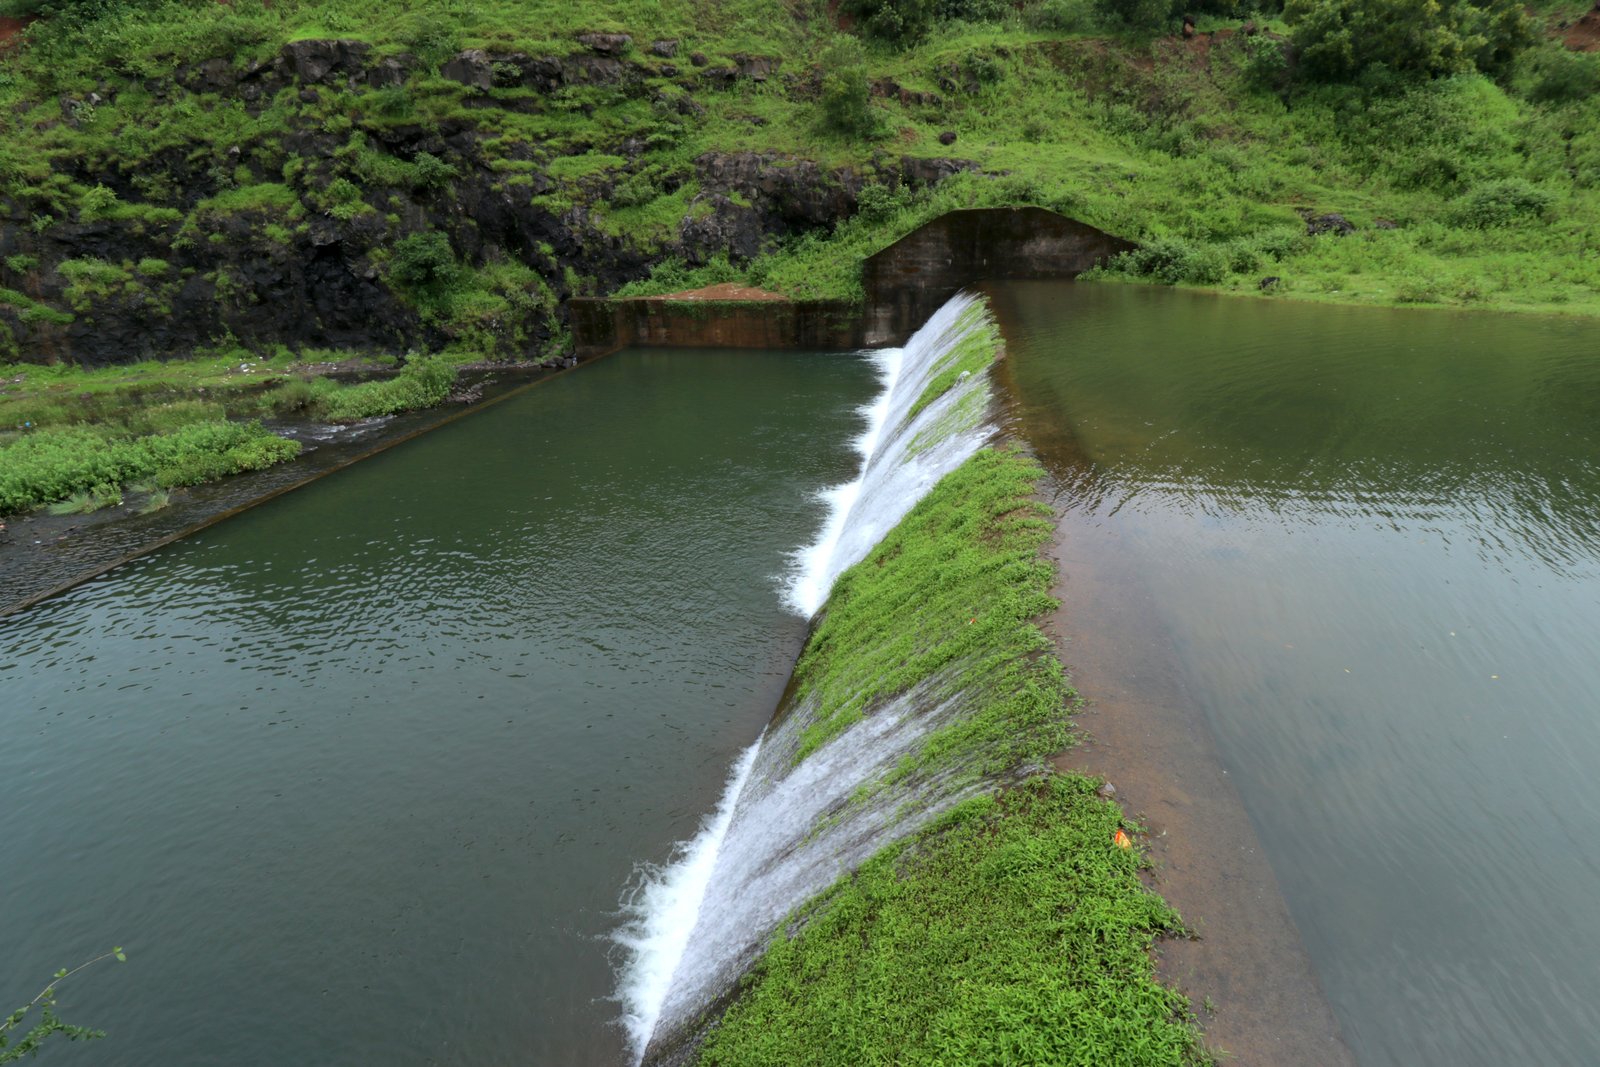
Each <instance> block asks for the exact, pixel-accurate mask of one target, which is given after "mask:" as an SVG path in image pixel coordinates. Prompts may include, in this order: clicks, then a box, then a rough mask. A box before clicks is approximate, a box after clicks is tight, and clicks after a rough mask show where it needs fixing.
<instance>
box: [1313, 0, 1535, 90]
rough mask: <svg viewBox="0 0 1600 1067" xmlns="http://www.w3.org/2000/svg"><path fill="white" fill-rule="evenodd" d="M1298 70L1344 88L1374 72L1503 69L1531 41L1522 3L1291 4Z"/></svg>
mask: <svg viewBox="0 0 1600 1067" xmlns="http://www.w3.org/2000/svg"><path fill="white" fill-rule="evenodd" d="M1284 18H1285V19H1286V20H1288V22H1289V24H1290V26H1291V27H1292V31H1293V38H1294V44H1295V49H1296V52H1297V54H1298V57H1299V62H1300V69H1301V70H1303V71H1304V72H1305V74H1306V75H1307V76H1309V77H1311V78H1313V79H1316V80H1322V81H1349V80H1352V79H1354V78H1356V77H1358V76H1361V75H1363V74H1366V73H1368V72H1371V71H1373V70H1374V69H1375V68H1376V69H1377V71H1379V72H1380V73H1379V74H1378V76H1377V77H1378V80H1377V81H1375V82H1374V83H1373V84H1374V85H1375V86H1381V83H1382V77H1381V72H1382V71H1387V72H1391V73H1392V74H1396V75H1401V76H1406V77H1417V76H1420V77H1427V78H1432V77H1438V76H1440V75H1445V74H1460V73H1464V72H1467V71H1471V70H1474V69H1476V70H1481V71H1485V72H1492V71H1499V70H1503V69H1504V68H1505V67H1506V66H1507V64H1509V63H1510V62H1511V60H1512V59H1513V58H1514V57H1515V56H1516V54H1517V53H1518V52H1519V51H1521V50H1522V49H1523V48H1526V47H1527V46H1528V45H1529V44H1531V43H1532V42H1533V40H1534V33H1533V29H1532V23H1531V20H1529V18H1528V17H1527V16H1526V14H1525V13H1524V11H1523V7H1522V3H1521V0H1479V2H1473V0H1427V2H1424V3H1419V2H1417V0H1288V2H1287V3H1286V4H1285V5H1284Z"/></svg>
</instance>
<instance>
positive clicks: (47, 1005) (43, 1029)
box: [0, 945, 128, 1063]
mask: <svg viewBox="0 0 1600 1067" xmlns="http://www.w3.org/2000/svg"><path fill="white" fill-rule="evenodd" d="M108 959H115V960H117V962H119V963H123V962H126V961H127V959H128V957H127V955H126V954H124V953H123V951H122V947H121V946H120V945H119V946H117V947H116V948H114V949H112V950H111V951H110V952H103V953H101V954H100V955H98V956H96V957H95V958H94V959H92V960H88V961H86V962H84V963H80V964H78V965H77V966H76V967H73V968H72V969H71V970H68V969H67V968H65V967H63V968H62V969H61V970H59V971H57V972H56V973H55V974H54V975H53V976H52V977H51V980H50V984H49V985H47V986H45V987H44V988H43V989H42V990H40V991H39V995H38V996H36V997H34V998H33V999H32V1000H30V1001H28V1003H26V1004H24V1005H23V1006H22V1007H20V1008H18V1009H17V1010H16V1011H14V1012H12V1013H11V1014H10V1015H8V1016H6V1017H5V1018H4V1019H3V1020H0V1063H14V1062H16V1061H17V1060H20V1059H22V1057H24V1056H31V1055H33V1054H34V1053H36V1052H38V1051H39V1046H40V1045H42V1044H44V1043H45V1041H46V1040H48V1039H49V1038H51V1037H53V1036H54V1035H56V1034H65V1035H66V1037H67V1040H68V1041H93V1040H94V1039H95V1038H97V1037H105V1036H106V1034H105V1031H104V1030H92V1029H90V1028H89V1027H87V1026H73V1025H72V1024H70V1023H66V1022H63V1021H62V1020H61V1018H60V1017H59V1016H58V1015H56V1012H55V1007H56V986H58V985H60V984H61V983H62V982H63V981H65V980H66V979H68V978H71V977H72V976H73V975H75V974H77V973H78V972H79V971H81V970H84V969H85V968H87V967H92V966H94V965H95V964H97V963H99V962H101V961H102V960H108ZM35 1008H38V1009H39V1016H38V1021H37V1022H35V1023H34V1024H33V1025H32V1026H31V1027H29V1028H28V1029H27V1030H21V1029H20V1028H21V1026H22V1023H23V1020H24V1019H25V1018H27V1016H28V1013H29V1012H30V1011H32V1010H33V1009H35ZM19 1034H20V1036H18V1035H19ZM13 1041H15V1044H13V1043H12V1042H13Z"/></svg>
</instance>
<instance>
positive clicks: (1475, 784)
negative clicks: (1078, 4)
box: [993, 283, 1600, 1067]
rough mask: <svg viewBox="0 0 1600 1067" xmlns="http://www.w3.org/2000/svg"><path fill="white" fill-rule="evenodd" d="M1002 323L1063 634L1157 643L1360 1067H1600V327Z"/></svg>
mask: <svg viewBox="0 0 1600 1067" xmlns="http://www.w3.org/2000/svg"><path fill="white" fill-rule="evenodd" d="M993 296H994V303H995V308H996V311H997V313H998V314H999V317H1000V319H1001V322H1002V324H1003V325H1004V327H1005V328H1006V330H1007V337H1008V342H1009V346H1010V356H1009V358H1008V360H1007V361H1006V363H1005V367H1006V372H1007V375H1008V376H1009V386H1010V392H1011V395H1012V402H1011V414H1010V419H1011V426H1012V428H1013V429H1014V430H1015V431H1016V432H1018V433H1020V434H1021V435H1023V436H1024V437H1026V438H1027V439H1028V440H1029V441H1030V442H1031V443H1032V444H1033V445H1034V446H1035V447H1036V448H1037V449H1038V450H1039V452H1040V454H1041V456H1042V457H1043V458H1044V459H1045V461H1046V464H1047V466H1048V467H1049V468H1050V470H1051V472H1052V475H1053V478H1054V481H1055V493H1056V503H1057V505H1058V507H1059V508H1060V509H1061V510H1062V512H1063V517H1062V519H1061V535H1062V541H1063V545H1064V549H1063V551H1064V555H1065V557H1066V560H1067V575H1066V581H1065V586H1064V588H1065V589H1066V590H1067V592H1068V597H1069V604H1070V602H1071V593H1072V590H1073V588H1074V586H1073V578H1072V575H1073V571H1074V570H1075V569H1080V570H1085V571H1093V572H1096V573H1101V574H1111V575H1114V576H1116V581H1117V585H1116V588H1117V589H1118V597H1119V598H1120V599H1119V598H1117V597H1113V598H1102V599H1101V600H1099V601H1097V603H1096V608H1097V610H1100V611H1103V612H1105V613H1107V615H1108V616H1109V615H1114V614H1116V613H1119V612H1129V613H1134V612H1141V613H1148V614H1149V615H1150V616H1151V617H1153V619H1154V621H1155V626H1156V627H1157V628H1158V629H1159V633H1158V634H1157V635H1155V636H1154V638H1153V639H1152V640H1150V641H1149V642H1148V643H1141V644H1140V645H1138V646H1137V647H1130V648H1128V649H1127V652H1126V654H1127V655H1128V656H1130V657H1136V656H1146V657H1150V656H1155V657H1161V658H1163V659H1166V658H1170V660H1171V661H1172V662H1171V664H1170V666H1171V668H1172V670H1173V671H1175V672H1176V673H1177V674H1178V675H1180V676H1181V679H1182V689H1183V690H1184V691H1185V692H1186V693H1187V694H1188V695H1189V697H1190V698H1192V699H1193V700H1194V701H1196V702H1197V703H1198V704H1199V705H1200V707H1201V710H1202V711H1203V713H1204V716H1205V718H1206V720H1207V721H1208V722H1209V724H1210V726H1211V729H1212V731H1213V733H1214V734H1215V736H1216V739H1217V741H1218V744H1219V746H1220V749H1221V752H1222V757H1223V761H1224V763H1225V764H1226V766H1227V769H1228V772H1229V774H1230V776H1231V777H1233V779H1234V781H1235V783H1236V785H1237V787H1238V790H1239V793H1240V795H1241V797H1242V799H1243V801H1244V804H1245V806H1246V808H1247V809H1248V812H1249V815H1250V819H1251V822H1252V823H1253V824H1254V826H1255V828H1256V831H1257V834H1258V835H1259V837H1260V839H1261V842H1262V844H1263V846H1264V848H1265V851H1266V854H1267V856H1268V857H1269V858H1270V860H1271V865H1272V867H1273V870H1274V872H1275V874H1276V876H1277V879H1278V882H1279V883H1280V885H1281V886H1282V889H1283V892H1284V894H1285V896H1286V898H1287V900H1288V904H1289V908H1290V911H1291V913H1292V914H1293V916H1294V918H1295V920H1296V922H1297V923H1298V925H1299V927H1300V930H1301V933H1302V935H1303V937H1304V939H1305V943H1306V947H1307V950H1308V951H1309V953H1310V956H1311V959H1312V962H1313V965H1314V967H1315V969H1316V971H1317V974H1318V977H1319V978H1320V980H1321V984H1322V986H1323V988H1324V990H1325V991H1326V993H1327V995H1328V997H1329V999H1330V1001H1331V1003H1332V1006H1333V1008H1334V1011H1335V1013H1336V1015H1337V1016H1338V1018H1339V1022H1340V1025H1341V1028H1342V1030H1343V1032H1344V1035H1345V1037H1346V1039H1347V1041H1348V1042H1349V1044H1350V1045H1351V1048H1352V1049H1353V1050H1354V1052H1355V1054H1356V1057H1357V1059H1358V1060H1359V1061H1360V1062H1361V1063H1362V1064H1364V1065H1367V1067H1390V1065H1394V1067H1401V1065H1403V1067H1418V1065H1435V1064H1437V1065H1445V1064H1451V1065H1454V1064H1462V1065H1483V1067H1488V1065H1501V1064H1507V1063H1548V1064H1557V1063H1561V1064H1579V1063H1597V1062H1600V1003H1597V1002H1596V1000H1595V998H1594V996H1593V987H1594V976H1595V973H1596V969H1595V967H1596V965H1595V961H1596V960H1597V959H1600V891H1597V889H1596V886H1597V885H1600V838H1597V837H1596V836H1595V833H1594V830H1595V827H1596V826H1597V825H1600V775H1597V774H1596V767H1600V640H1597V635H1600V329H1597V328H1596V327H1595V325H1593V324H1592V323H1584V322H1577V321H1566V320H1561V319H1552V318H1534V317H1518V316H1490V315H1476V314H1467V313H1450V312H1440V311H1378V310H1370V309H1348V308H1333V307H1319V306H1312V305H1293V304H1288V303H1284V304H1274V305H1266V304H1263V303H1262V302H1259V301H1246V300H1236V299H1227V298H1217V297H1212V296H1206V295H1199V294H1191V293H1183V292H1172V291H1159V290H1152V289H1147V288H1134V287H1126V286H1110V285H1098V286H1096V285H1072V284H1062V283H1014V284H1006V285H1002V286H996V287H994V289H993ZM1106 621H1107V623H1108V625H1109V624H1110V622H1111V621H1112V620H1111V619H1110V618H1107V619H1106ZM1084 624H1085V625H1091V626H1092V625H1095V620H1086V621H1085V623H1084ZM1130 629H1132V628H1130ZM1066 661H1067V664H1068V667H1069V668H1070V667H1071V666H1072V651H1071V648H1070V647H1069V648H1068V649H1067V651H1066ZM1087 695H1088V696H1090V697H1091V698H1092V697H1093V695H1094V694H1093V692H1092V690H1091V691H1089V692H1088V693H1087Z"/></svg>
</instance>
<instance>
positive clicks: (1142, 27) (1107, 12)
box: [1094, 0, 1178, 33]
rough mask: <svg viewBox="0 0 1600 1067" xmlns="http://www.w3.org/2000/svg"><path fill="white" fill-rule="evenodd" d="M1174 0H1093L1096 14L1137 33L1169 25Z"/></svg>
mask: <svg viewBox="0 0 1600 1067" xmlns="http://www.w3.org/2000/svg"><path fill="white" fill-rule="evenodd" d="M1177 6H1178V5H1177V3H1176V0H1094V9H1095V12H1096V14H1098V15H1099V16H1100V17H1101V18H1103V19H1106V20H1108V21H1110V22H1113V23H1117V24H1120V25H1122V26H1126V27H1127V28H1128V29H1130V30H1134V31H1136V32H1139V33H1156V32H1158V31H1160V30H1164V29H1167V28H1168V27H1169V26H1171V24H1172V21H1173V18H1174V16H1175V11H1176V8H1177Z"/></svg>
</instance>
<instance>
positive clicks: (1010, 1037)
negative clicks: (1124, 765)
mask: <svg viewBox="0 0 1600 1067" xmlns="http://www.w3.org/2000/svg"><path fill="white" fill-rule="evenodd" d="M1094 788H1095V783H1094V782H1092V781H1089V780H1086V779H1083V778H1079V777H1074V776H1066V775H1053V774H1051V775H1040V776H1036V777H1033V778H1031V779H1029V780H1027V781H1025V782H1023V783H1022V784H1020V785H1018V786H1017V787H1015V788H1013V789H1010V790H1008V791H1006V792H1003V793H1000V794H999V795H997V796H994V797H986V798H982V799H979V800H976V801H972V802H970V803H968V804H966V805H963V806H962V807H960V808H957V809H956V810H955V811H953V812H952V813H950V814H949V815H948V816H946V817H944V818H942V819H940V820H939V821H938V822H937V823H935V824H934V825H933V826H931V827H929V828H928V829H926V830H924V831H923V832H922V833H920V834H918V835H917V836H916V837H915V838H914V839H913V840H912V841H910V842H906V843H903V844H900V845H895V846H892V847H890V848H888V849H886V850H885V851H883V852H881V853H879V854H878V855H876V856H874V857H873V858H872V859H871V860H870V861H868V862H867V863H866V864H864V865H863V866H862V868H861V869H860V870H859V871H857V872H856V873H854V874H852V875H847V876H846V877H844V878H842V879H840V881H839V882H838V883H837V884H836V885H835V886H834V887H833V888H832V889H830V890H828V891H827V892H825V893H823V894H821V895H820V896H819V897H818V898H816V899H815V900H813V901H811V902H810V903H808V904H807V905H806V906H805V907H804V908H803V909H802V910H801V912H800V913H799V914H797V915H796V916H794V917H793V919H792V920H791V922H790V924H788V926H787V927H786V928H785V929H782V930H780V931H779V933H778V934H777V936H776V937H775V938H774V939H773V941H772V943H771V945H770V946H769V947H768V949H767V952H766V954H765V955H764V956H763V957H762V959H761V961H760V963H758V964H757V965H756V967H755V969H754V970H753V971H752V972H751V973H750V974H749V975H748V976H747V977H746V979H745V982H744V985H743V987H742V989H741V990H740V994H739V996H738V998H737V999H736V1000H735V1001H734V1003H733V1007H732V1008H731V1009H730V1010H729V1011H728V1013H727V1014H726V1015H725V1016H724V1017H723V1019H722V1022H721V1023H720V1025H718V1026H717V1027H715V1028H714V1029H713V1030H712V1031H711V1033H710V1035H709V1037H708V1039H707V1040H706V1042H705V1044H704V1046H703V1047H702V1049H701V1051H700V1055H699V1060H698V1062H699V1063H700V1064H701V1065H703V1067H717V1065H727V1067H764V1065H771V1067H789V1065H791V1064H794V1063H796V1062H805V1063H807V1064H811V1065H813V1067H828V1065H835V1064H837V1065H839V1067H855V1065H858V1064H889V1063H893V1064H904V1065H908V1067H909V1065H934V1064H956V1063H974V1064H977V1063H986V1064H1000V1063H1018V1064H1044V1063H1049V1064H1061V1065H1068V1064H1075V1065H1081V1067H1102V1065H1104V1064H1111V1063H1125V1064H1139V1065H1141V1067H1157V1065H1172V1067H1180V1065H1186V1064H1203V1063H1209V1062H1211V1060H1210V1058H1209V1056H1208V1055H1207V1054H1206V1053H1205V1052H1204V1050H1203V1049H1201V1047H1200V1045H1199V1042H1198V1039H1197V1034H1196V1031H1195V1028H1194V1026H1193V1024H1192V1021H1191V1018H1190V1016H1189V1009H1188V1005H1187V1003H1186V1001H1185V1000H1184V998H1183V997H1182V996H1181V995H1179V994H1177V993H1175V992H1173V991H1172V990H1170V989H1167V988H1165V987H1164V986H1162V985H1161V984H1160V983H1159V982H1157V981H1156V979H1155V977H1154V975H1153V973H1152V971H1153V966H1152V963H1151V959H1150V956H1149V949H1150V946H1151V944H1152V943H1153V941H1154V940H1155V938H1156V937H1157V936H1159V935H1160V934H1162V933H1165V932H1171V931H1175V930H1177V929H1178V928H1179V927H1178V922H1179V921H1178V916H1177V915H1175V914H1174V913H1173V912H1172V910H1171V909H1170V908H1168V907H1167V906H1166V905H1165V904H1164V903H1163V902H1162V901H1161V899H1160V898H1158V897H1156V896H1154V895H1153V894H1151V893H1149V892H1148V891H1146V890H1145V889H1144V887H1143V886H1142V885H1141V884H1140V882H1139V878H1138V874H1137V869H1138V864H1139V861H1138V858H1137V856H1136V855H1135V854H1134V853H1132V852H1129V851H1126V850H1123V849H1121V848H1118V847H1117V845H1116V844H1115V843H1114V841H1113V836H1114V835H1115V833H1116V832H1117V830H1118V829H1119V828H1120V827H1121V826H1122V825H1123V823H1122V820H1121V813H1120V812H1119V811H1118V810H1117V808H1116V806H1115V805H1113V804H1109V803H1107V802H1105V801H1103V800H1101V799H1100V798H1099V797H1097V796H1096V795H1095V793H1094ZM796 928H797V930H796ZM790 931H796V932H790ZM802 1049H803V1050H804V1054H803V1055H800V1054H799V1052H798V1050H802Z"/></svg>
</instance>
